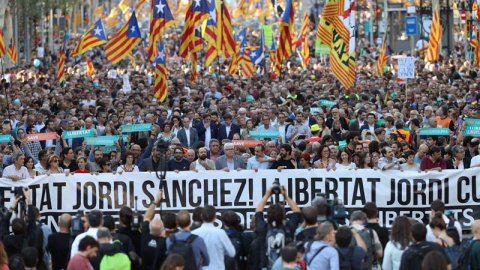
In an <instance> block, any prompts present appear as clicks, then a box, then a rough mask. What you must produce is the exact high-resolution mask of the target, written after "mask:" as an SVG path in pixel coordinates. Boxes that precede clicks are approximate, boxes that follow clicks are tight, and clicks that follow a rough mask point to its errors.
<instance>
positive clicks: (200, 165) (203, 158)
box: [190, 147, 216, 172]
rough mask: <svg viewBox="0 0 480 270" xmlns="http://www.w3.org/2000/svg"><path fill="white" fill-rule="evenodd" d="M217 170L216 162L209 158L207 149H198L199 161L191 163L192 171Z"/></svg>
mask: <svg viewBox="0 0 480 270" xmlns="http://www.w3.org/2000/svg"><path fill="white" fill-rule="evenodd" d="M207 170H216V168H215V162H213V161H212V160H211V159H208V158H207V148H205V147H202V148H200V149H198V159H197V160H195V161H194V162H192V163H190V171H196V172H198V171H207Z"/></svg>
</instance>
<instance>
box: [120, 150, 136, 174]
mask: <svg viewBox="0 0 480 270" xmlns="http://www.w3.org/2000/svg"><path fill="white" fill-rule="evenodd" d="M134 159H135V157H134V156H133V153H132V152H130V151H127V152H126V153H125V154H124V155H123V158H122V165H120V166H118V168H117V172H118V173H123V172H139V171H140V170H139V169H138V167H137V166H135V163H133V161H134Z"/></svg>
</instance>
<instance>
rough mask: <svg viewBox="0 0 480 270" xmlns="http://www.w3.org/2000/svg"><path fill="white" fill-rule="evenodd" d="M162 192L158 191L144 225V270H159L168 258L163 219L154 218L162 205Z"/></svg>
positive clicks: (146, 214)
mask: <svg viewBox="0 0 480 270" xmlns="http://www.w3.org/2000/svg"><path fill="white" fill-rule="evenodd" d="M162 194H163V193H162V190H158V192H157V197H156V198H155V201H153V202H152V203H151V204H150V207H148V210H147V212H146V213H145V217H144V219H143V224H142V242H141V243H142V246H141V247H142V264H143V269H159V268H160V266H161V265H162V263H163V261H164V260H165V258H166V257H167V255H166V254H167V247H166V240H165V233H164V230H165V228H164V226H163V222H162V220H161V219H158V218H153V217H154V215H155V207H157V206H159V205H160V201H161V200H162Z"/></svg>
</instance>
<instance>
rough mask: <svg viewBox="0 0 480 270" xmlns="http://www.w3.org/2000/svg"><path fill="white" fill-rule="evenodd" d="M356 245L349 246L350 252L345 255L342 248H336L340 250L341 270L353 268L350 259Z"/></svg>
mask: <svg viewBox="0 0 480 270" xmlns="http://www.w3.org/2000/svg"><path fill="white" fill-rule="evenodd" d="M354 248H355V247H354V246H349V247H348V252H347V255H345V256H344V255H343V253H342V252H340V250H339V249H338V248H335V249H336V250H337V252H338V258H339V259H340V264H339V266H340V270H351V269H352V265H351V263H350V260H351V259H352V256H353V250H354Z"/></svg>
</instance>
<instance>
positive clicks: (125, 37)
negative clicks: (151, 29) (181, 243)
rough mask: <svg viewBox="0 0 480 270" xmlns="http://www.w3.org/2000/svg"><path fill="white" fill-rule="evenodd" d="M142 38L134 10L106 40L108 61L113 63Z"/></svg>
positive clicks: (124, 55) (125, 54) (127, 52)
mask: <svg viewBox="0 0 480 270" xmlns="http://www.w3.org/2000/svg"><path fill="white" fill-rule="evenodd" d="M141 40H142V35H141V34H140V29H139V27H138V23H137V17H136V16H135V12H133V13H132V17H130V20H129V21H128V22H127V23H126V24H125V25H124V26H123V27H122V28H121V29H120V31H118V33H116V34H115V36H114V37H113V38H112V39H110V40H109V41H108V42H107V45H106V46H105V54H106V55H107V59H108V61H110V62H112V63H113V64H116V63H118V62H119V61H120V60H122V59H123V58H125V57H126V56H127V55H128V54H129V53H130V52H131V51H132V50H133V48H134V47H135V46H137V44H138V43H139V42H140V41H141Z"/></svg>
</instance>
